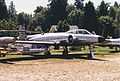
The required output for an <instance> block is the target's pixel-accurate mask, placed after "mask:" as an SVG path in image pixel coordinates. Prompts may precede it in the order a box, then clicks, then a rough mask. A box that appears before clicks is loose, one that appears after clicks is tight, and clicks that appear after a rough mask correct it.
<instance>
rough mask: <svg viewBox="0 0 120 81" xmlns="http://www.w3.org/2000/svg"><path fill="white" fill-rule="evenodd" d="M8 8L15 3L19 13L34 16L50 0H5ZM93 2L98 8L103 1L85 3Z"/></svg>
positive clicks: (118, 0)
mask: <svg viewBox="0 0 120 81" xmlns="http://www.w3.org/2000/svg"><path fill="white" fill-rule="evenodd" d="M5 1H6V4H7V6H9V5H10V2H11V1H13V4H14V5H15V8H16V10H17V13H20V12H25V13H28V14H33V13H34V10H35V9H36V7H37V6H40V5H41V6H44V7H46V6H47V4H48V0H5ZM88 1H91V2H93V3H94V6H95V7H97V6H98V5H100V3H101V1H102V0H85V1H84V3H86V2H88ZM104 1H105V2H106V3H111V5H113V4H114V2H115V1H116V2H118V3H120V0H104ZM68 3H69V4H74V0H68Z"/></svg>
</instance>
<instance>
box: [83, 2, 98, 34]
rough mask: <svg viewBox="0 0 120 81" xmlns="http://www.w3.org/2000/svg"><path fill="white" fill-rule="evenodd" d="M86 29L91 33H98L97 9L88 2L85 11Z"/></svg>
mask: <svg viewBox="0 0 120 81" xmlns="http://www.w3.org/2000/svg"><path fill="white" fill-rule="evenodd" d="M83 24H84V27H85V29H87V30H89V31H91V32H92V31H95V32H98V30H99V28H98V19H97V15H96V11H95V7H94V5H93V3H92V2H90V1H89V2H88V3H86V5H85V10H84V23H83Z"/></svg>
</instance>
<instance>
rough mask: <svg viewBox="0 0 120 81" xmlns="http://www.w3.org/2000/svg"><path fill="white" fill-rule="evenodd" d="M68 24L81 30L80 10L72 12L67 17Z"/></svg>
mask: <svg viewBox="0 0 120 81" xmlns="http://www.w3.org/2000/svg"><path fill="white" fill-rule="evenodd" d="M68 22H69V24H70V25H77V26H78V27H79V28H82V27H83V12H82V11H81V10H80V9H75V10H72V11H71V12H70V13H69V15H68Z"/></svg>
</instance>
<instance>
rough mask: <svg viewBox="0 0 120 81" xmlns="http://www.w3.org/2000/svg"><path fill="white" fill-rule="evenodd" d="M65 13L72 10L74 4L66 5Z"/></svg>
mask: <svg viewBox="0 0 120 81" xmlns="http://www.w3.org/2000/svg"><path fill="white" fill-rule="evenodd" d="M66 9H67V13H68V14H69V13H70V12H71V11H72V10H74V9H75V6H74V5H71V4H70V5H67V8H66Z"/></svg>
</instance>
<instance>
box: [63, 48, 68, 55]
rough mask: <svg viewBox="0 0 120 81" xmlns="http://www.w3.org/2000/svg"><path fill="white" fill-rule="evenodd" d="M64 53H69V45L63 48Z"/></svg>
mask: <svg viewBox="0 0 120 81" xmlns="http://www.w3.org/2000/svg"><path fill="white" fill-rule="evenodd" d="M63 55H68V48H67V46H65V47H64V48H63Z"/></svg>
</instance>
